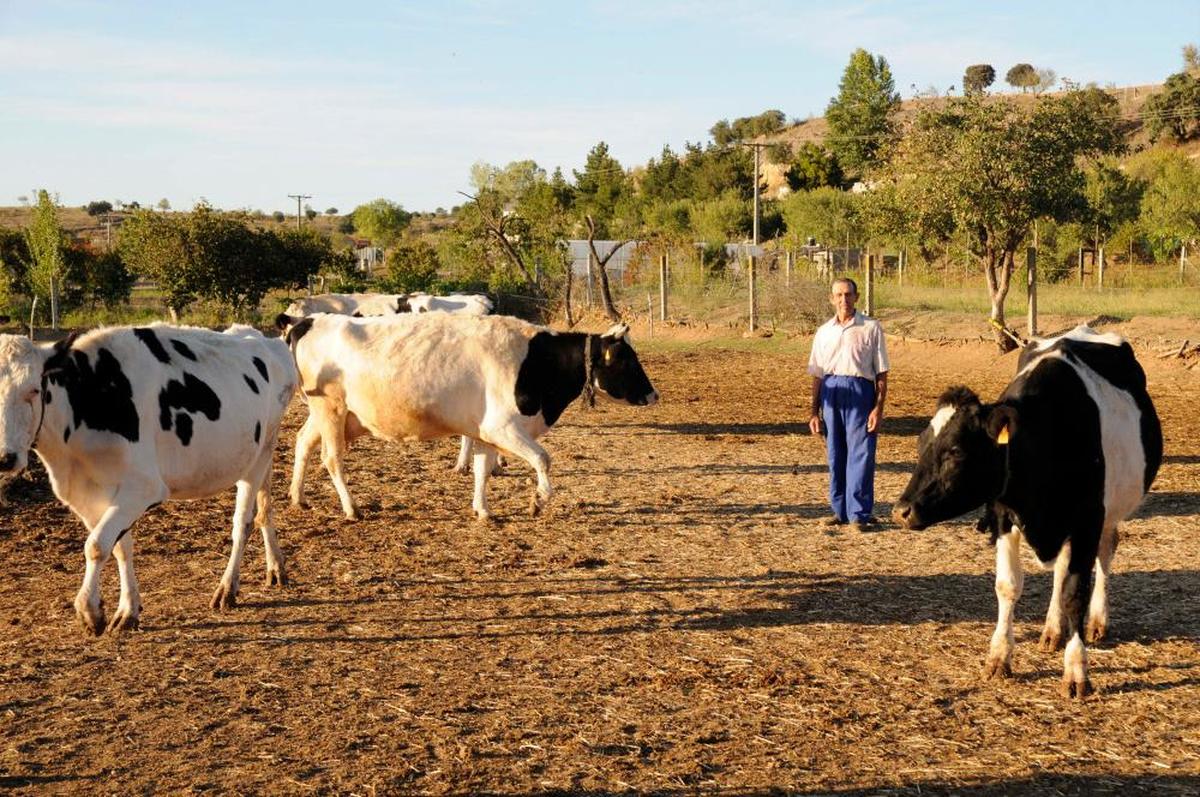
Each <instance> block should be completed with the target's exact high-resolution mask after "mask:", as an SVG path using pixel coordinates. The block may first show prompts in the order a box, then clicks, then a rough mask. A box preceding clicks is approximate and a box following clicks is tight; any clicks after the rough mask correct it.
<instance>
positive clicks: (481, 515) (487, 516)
mask: <svg viewBox="0 0 1200 797" xmlns="http://www.w3.org/2000/svg"><path fill="white" fill-rule="evenodd" d="M475 519H476V520H478V521H479V522H480V523H487V522H488V521H489V520H491V519H492V513H491V512H489V511H487V510H486V509H476V510H475Z"/></svg>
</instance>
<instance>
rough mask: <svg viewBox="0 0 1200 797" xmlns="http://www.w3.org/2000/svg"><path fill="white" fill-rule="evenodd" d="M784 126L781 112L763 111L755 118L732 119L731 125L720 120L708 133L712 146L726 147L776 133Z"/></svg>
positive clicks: (724, 120)
mask: <svg viewBox="0 0 1200 797" xmlns="http://www.w3.org/2000/svg"><path fill="white" fill-rule="evenodd" d="M785 124H787V116H785V115H784V113H783V111H778V110H774V109H772V110H769V111H763V112H762V113H760V114H758V115H756V116H743V117H741V118H740V119H734V120H733V122H732V123H730V122H729V121H728V120H727V119H722V120H720V121H719V122H717V123H716V124H714V125H713V126H712V127H711V128H709V131H708V132H709V135H711V136H712V138H713V143H714V144H716V145H717V146H718V147H727V146H729V145H730V144H735V143H737V142H740V141H749V140H751V139H754V138H758V137H759V136H768V135H771V134H773V133H778V132H779V131H780V130H782V129H783V127H784V125H785Z"/></svg>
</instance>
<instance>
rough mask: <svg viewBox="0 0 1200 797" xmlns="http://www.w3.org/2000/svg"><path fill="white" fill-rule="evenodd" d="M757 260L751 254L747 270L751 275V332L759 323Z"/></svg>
mask: <svg viewBox="0 0 1200 797" xmlns="http://www.w3.org/2000/svg"><path fill="white" fill-rule="evenodd" d="M756 260H757V258H755V256H754V255H750V262H749V268H748V269H747V271H746V274H747V276H748V277H749V282H750V332H751V334H753V333H754V330H755V328H756V327H757V325H758V296H757V295H756V294H757V288H758V286H757V282H758V280H757V277H756V274H755V272H756V271H757V268H756V262H755V261H756Z"/></svg>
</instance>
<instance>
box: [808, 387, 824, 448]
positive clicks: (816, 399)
mask: <svg viewBox="0 0 1200 797" xmlns="http://www.w3.org/2000/svg"><path fill="white" fill-rule="evenodd" d="M808 430H809V431H810V432H812V433H813V434H814V435H819V434H821V377H819V376H814V377H813V380H812V411H811V412H810V413H809V415H808Z"/></svg>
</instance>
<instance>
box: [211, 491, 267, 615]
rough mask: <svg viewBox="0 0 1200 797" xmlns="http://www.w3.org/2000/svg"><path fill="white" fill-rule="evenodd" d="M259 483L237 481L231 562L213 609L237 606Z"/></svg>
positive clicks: (222, 576)
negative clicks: (243, 557)
mask: <svg viewBox="0 0 1200 797" xmlns="http://www.w3.org/2000/svg"><path fill="white" fill-rule="evenodd" d="M257 491H258V485H257V484H256V483H255V482H254V481H251V480H247V479H243V480H241V481H239V482H238V483H237V502H236V503H235V505H234V508H233V546H232V548H231V549H230V551H229V562H228V563H227V564H226V565H225V572H224V573H223V574H222V575H221V583H219V584H218V585H217V589H216V591H215V592H214V593H213V596H212V601H211V602H210V603H209V605H210V606H211V607H212V608H213V609H232V608H233V607H235V606H237V592H238V584H239V580H240V578H241V570H242V555H243V553H245V550H246V539H247V538H248V537H249V536H250V524H251V522H252V520H253V518H254V515H255V493H256V492H257Z"/></svg>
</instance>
